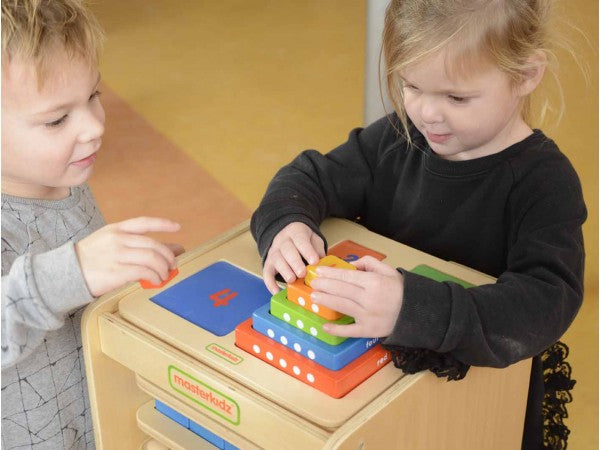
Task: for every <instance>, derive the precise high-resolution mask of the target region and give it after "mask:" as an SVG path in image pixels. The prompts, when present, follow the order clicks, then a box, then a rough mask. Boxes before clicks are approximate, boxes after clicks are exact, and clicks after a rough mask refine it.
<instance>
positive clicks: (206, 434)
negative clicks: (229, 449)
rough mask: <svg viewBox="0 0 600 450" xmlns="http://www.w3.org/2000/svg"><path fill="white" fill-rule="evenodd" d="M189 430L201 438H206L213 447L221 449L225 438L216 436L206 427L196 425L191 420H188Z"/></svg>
mask: <svg viewBox="0 0 600 450" xmlns="http://www.w3.org/2000/svg"><path fill="white" fill-rule="evenodd" d="M190 431H193V432H194V433H196V434H197V435H198V436H200V437H201V438H202V439H205V440H207V441H208V442H210V443H211V444H212V445H214V446H215V447H218V448H221V449H222V448H223V446H224V445H225V440H224V439H223V438H221V437H219V436H217V435H216V434H215V433H213V432H212V431H208V430H207V429H206V428H204V427H203V426H200V425H198V424H197V423H196V422H194V421H193V420H190Z"/></svg>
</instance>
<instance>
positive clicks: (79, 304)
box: [2, 185, 104, 450]
mask: <svg viewBox="0 0 600 450" xmlns="http://www.w3.org/2000/svg"><path fill="white" fill-rule="evenodd" d="M103 225H104V218H103V217H102V214H101V213H100V211H99V209H98V207H97V206H96V202H95V200H94V198H93V195H92V193H91V191H90V189H89V187H88V186H87V185H82V186H78V187H74V188H71V193H70V195H69V197H67V198H65V199H61V200H37V199H27V198H21V197H14V196H10V195H5V194H2V448H3V449H6V450H8V449H12V448H48V449H59V448H69V449H72V448H77V449H79V448H82V449H84V448H93V447H94V440H93V433H92V424H91V417H90V409H89V401H88V395H87V386H86V383H85V368H84V363H83V353H82V345H81V329H80V325H81V314H82V312H83V307H84V306H85V305H87V304H88V303H89V302H91V301H92V300H93V297H92V295H91V294H90V292H89V290H88V288H87V285H86V283H85V280H84V279H83V275H82V273H81V268H80V266H79V261H78V259H77V255H76V253H75V247H74V244H75V242H77V241H79V240H81V239H82V238H84V237H86V236H87V235H89V234H90V233H92V232H93V231H95V230H97V229H98V228H100V227H102V226H103Z"/></svg>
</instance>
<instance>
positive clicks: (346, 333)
mask: <svg viewBox="0 0 600 450" xmlns="http://www.w3.org/2000/svg"><path fill="white" fill-rule="evenodd" d="M323 331H325V332H326V333H329V334H333V335H334V336H341V337H375V336H364V335H363V334H364V331H362V328H361V326H360V325H359V324H356V323H351V324H350V325H338V324H335V323H325V324H323Z"/></svg>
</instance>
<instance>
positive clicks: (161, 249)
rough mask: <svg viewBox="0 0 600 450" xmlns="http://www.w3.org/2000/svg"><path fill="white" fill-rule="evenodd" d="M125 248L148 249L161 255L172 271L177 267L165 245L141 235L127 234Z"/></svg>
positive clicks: (171, 252)
mask: <svg viewBox="0 0 600 450" xmlns="http://www.w3.org/2000/svg"><path fill="white" fill-rule="evenodd" d="M124 244H125V246H127V247H129V248H134V249H135V248H140V249H141V248H145V249H150V250H152V251H154V252H156V253H159V254H161V255H162V257H163V258H164V259H165V260H166V261H167V262H168V264H169V267H170V268H172V269H174V268H175V267H176V266H177V263H176V261H175V255H174V253H173V251H172V250H171V249H170V248H169V247H168V246H166V245H164V244H161V243H160V242H158V241H156V240H154V239H152V238H150V237H148V236H144V235H142V234H128V235H127V236H126V237H125V242H124Z"/></svg>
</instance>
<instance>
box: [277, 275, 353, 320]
mask: <svg viewBox="0 0 600 450" xmlns="http://www.w3.org/2000/svg"><path fill="white" fill-rule="evenodd" d="M312 291H313V290H312V288H311V287H309V286H307V285H306V283H305V282H304V278H297V279H296V281H294V282H293V283H288V285H287V299H288V300H289V301H290V302H292V303H295V304H297V305H298V306H301V307H303V308H304V309H306V310H307V311H310V312H312V313H314V314H316V315H318V316H321V317H323V318H324V319H327V320H337V319H339V318H340V317H343V314H342V313H340V312H337V311H334V310H333V309H331V308H328V307H327V306H323V305H315V304H313V302H312V301H311V299H310V294H311V292H312Z"/></svg>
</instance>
